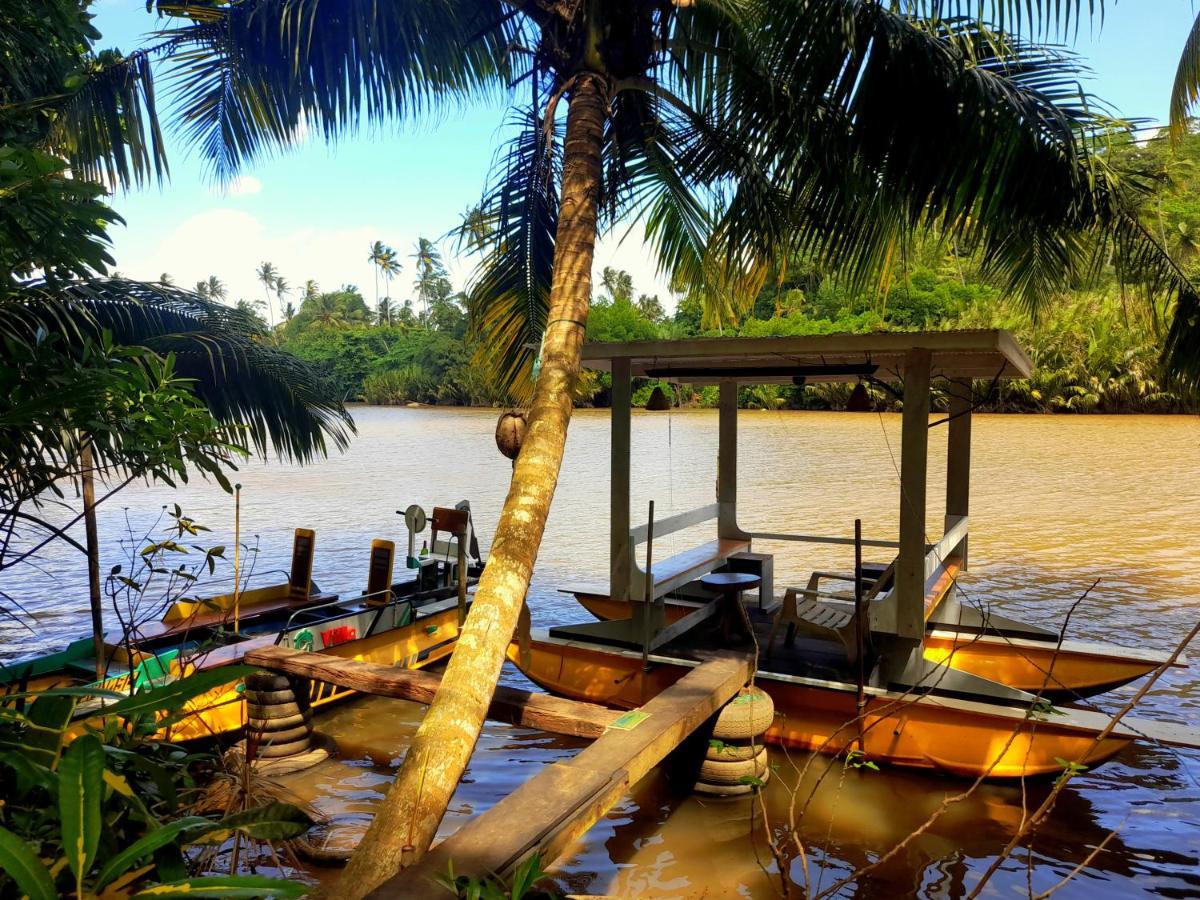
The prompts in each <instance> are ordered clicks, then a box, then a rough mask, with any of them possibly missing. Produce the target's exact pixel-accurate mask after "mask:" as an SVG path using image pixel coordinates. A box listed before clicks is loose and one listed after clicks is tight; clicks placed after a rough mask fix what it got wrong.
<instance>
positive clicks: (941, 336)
mask: <svg viewBox="0 0 1200 900" xmlns="http://www.w3.org/2000/svg"><path fill="white" fill-rule="evenodd" d="M918 348H919V349H923V350H928V351H929V352H930V354H931V358H932V365H931V375H932V377H934V378H954V379H964V378H986V379H993V378H1027V377H1028V376H1029V374H1030V373H1031V372H1032V371H1033V364H1032V363H1031V362H1030V361H1029V357H1028V356H1026V355H1025V351H1024V350H1022V349H1021V346H1020V345H1019V344H1018V343H1017V341H1016V338H1014V337H1013V336H1012V334H1011V333H1010V332H1008V331H1003V330H999V329H989V330H983V329H980V330H973V331H904V332H878V333H875V334H822V335H805V336H803V337H767V338H742V337H728V338H693V339H690V340H683V341H632V342H628V343H621V344H600V343H590V344H585V345H584V348H583V365H584V366H585V367H586V368H589V369H600V370H603V371H611V369H612V362H613V360H616V359H628V360H629V364H630V374H631V375H633V376H639V377H648V378H667V379H671V380H673V381H679V382H686V383H692V384H716V383H719V382H721V381H731V380H732V381H739V382H743V383H751V384H792V383H797V381H798V379H803V382H802V383H809V384H813V383H817V382H830V381H845V382H853V381H857V380H858V379H859V378H862V377H866V376H870V375H873V376H875V377H876V378H879V379H882V380H885V381H886V380H889V379H899V378H900V377H901V376H902V375H903V373H904V358H905V355H906V354H907V353H908V352H909V351H910V350H913V349H918Z"/></svg>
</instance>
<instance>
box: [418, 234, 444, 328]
mask: <svg viewBox="0 0 1200 900" xmlns="http://www.w3.org/2000/svg"><path fill="white" fill-rule="evenodd" d="M412 258H413V259H415V260H416V261H417V262H416V268H417V279H416V281H414V282H413V287H414V288H416V291H417V299H418V300H420V301H421V316H422V318H424V317H425V315H426V314H427V313H428V311H429V302H430V301H431V300H432V299H433V296H434V290H435V287H436V282H437V280H438V279H439V278H445V277H446V267H445V266H444V265H443V264H442V254H441V253H439V252H438V248H437V244H435V243H434V242H433V241H431V240H429V239H428V238H423V237H419V238H417V248H416V252H415V253H414V254H413V255H412Z"/></svg>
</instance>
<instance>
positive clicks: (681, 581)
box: [634, 538, 750, 600]
mask: <svg viewBox="0 0 1200 900" xmlns="http://www.w3.org/2000/svg"><path fill="white" fill-rule="evenodd" d="M749 547H750V542H749V541H742V540H735V539H731V538H726V539H718V540H715V541H708V542H707V543H704V544H700V545H699V546H698V547H692V548H691V549H690V550H685V551H684V552H683V553H676V554H675V555H674V556H671V557H668V558H667V559H664V560H662V561H656V562H655V563H654V566H653V568H654V599H655V600H657V599H658V598H659V597H662V596H664V595H666V594H669V593H670V592H671V591H673V590H675V589H676V588H680V587H683V585H685V584H687V583H688V582H691V581H695V580H696V579H697V578H699V577H700V576H701V575H707V574H708V573H709V572H711V571H713V570H714V569H717V568H719V567H721V566H723V565H724V564H725V561H726V560H728V559H729V557H731V556H733V555H734V554H735V553H742V552H743V551H745V550H748V549H749ZM638 575H639V576H640V578H639V579H638V580H639V581H640V580H641V578H644V577H645V573H643V572H640V571H639V572H638ZM637 589H640V591H639V592H636V593H634V596H635V597H637V598H638V599H641V598H643V597H645V596H646V593H645V582H644V581H643V582H642V583H641V584H640V585H635V590H637Z"/></svg>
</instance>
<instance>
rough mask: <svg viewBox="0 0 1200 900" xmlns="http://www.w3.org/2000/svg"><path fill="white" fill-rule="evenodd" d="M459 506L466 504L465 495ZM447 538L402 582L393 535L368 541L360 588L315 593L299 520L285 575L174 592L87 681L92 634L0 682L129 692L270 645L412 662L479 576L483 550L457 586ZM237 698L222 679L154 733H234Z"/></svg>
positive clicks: (449, 641)
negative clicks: (205, 591)
mask: <svg viewBox="0 0 1200 900" xmlns="http://www.w3.org/2000/svg"><path fill="white" fill-rule="evenodd" d="M460 507H463V508H466V506H465V504H460ZM467 521H468V526H467V531H466V532H465V533H464V535H462V541H463V546H464V548H465V547H467V546H476V545H475V542H474V541H473V540H472V537H473V533H472V530H471V526H470V524H469V523H470V519H469V518H468V520H467ZM422 527H423V526H422ZM457 540H458V539H454V540H453V542H451V541H437V540H435V541H434V544H433V548H432V551H433V552H432V556H431V557H429V558H426V559H424V560H417V561H416V565H417V568H416V574H415V577H414V578H412V579H409V580H402V581H393V565H394V559H395V544H394V543H393V542H391V541H384V540H376V541H374V542H373V544H372V547H371V555H370V561H369V565H368V578H367V587H366V590H364V591H363V592H362V593H361V594H360V595H359V596H356V597H350V598H347V599H341V598H340V597H339V596H338V595H336V594H328V593H324V592H322V591H321V590H320V589H319V588H318V586H317V585H316V583H315V582H314V581H313V579H312V566H313V555H314V550H315V541H316V535H315V533H314V532H313V531H311V530H309V529H306V528H299V529H296V532H295V536H294V540H293V548H292V564H291V568H290V570H289V572H288V577H287V580H286V581H284V582H281V583H278V584H272V585H267V586H263V587H255V588H251V589H248V590H245V591H240V592H238V593H237V594H236V595H235V594H232V593H227V594H220V595H216V596H212V597H207V598H204V599H198V600H179V601H178V602H176V603H174V604H172V605H171V606H170V607H169V608H168V609H167V611H166V612H165V614H164V615H163V616H162V619H161V620H160V621H158V622H153V623H149V624H147V625H143V626H140V627H139V628H138V629H137V632H136V633H135V634H132V635H126V636H122V637H121V638H120V639H117V640H114V641H112V642H111V643H110V642H107V641H106V669H107V671H108V673H109V674H108V677H106V678H104V679H102V680H100V681H95V680H94V677H95V675H94V673H95V670H96V661H95V655H94V643H93V640H92V638H90V637H88V638H83V639H80V640H77V641H74V642H73V643H71V644H70V645H69V646H67V647H66V648H65V649H64V650H62V651H59V652H56V653H51V654H46V655H43V656H39V657H34V658H30V659H24V660H18V661H16V662H12V663H7V664H4V665H3V666H0V689H3V688H4V687H6V686H7V687H9V688H13V689H18V690H42V689H47V688H52V687H62V686H80V685H90V686H95V687H100V688H104V689H106V690H110V691H113V692H115V693H118V694H129V693H132V692H136V691H138V690H142V689H144V688H146V687H149V686H153V685H159V684H163V683H166V682H168V681H170V680H173V679H175V678H178V677H181V676H183V675H187V674H191V673H193V672H203V671H209V670H213V669H219V668H221V667H223V666H229V665H233V664H235V663H238V662H240V661H241V660H242V659H243V658H244V657H245V655H246V653H248V652H249V651H250V650H253V649H258V648H261V647H264V646H270V645H273V644H282V645H284V646H288V647H295V648H297V649H313V650H320V651H321V652H324V653H330V654H333V655H337V656H345V657H349V658H354V659H360V660H366V661H369V662H374V663H380V664H384V665H395V666H401V667H405V668H412V669H418V668H423V667H425V666H428V665H431V664H433V663H436V662H437V661H439V660H441V659H444V658H445V657H446V656H448V655H449V654H450V653H451V652H452V651H453V649H454V644H455V642H456V641H457V639H458V631H459V625H460V623H461V621H462V617H463V615H464V614H465V612H466V607H465V605H464V597H465V588H466V587H467V586H468V585H470V584H474V583H476V582H477V581H478V578H479V575H480V574H481V573H482V568H483V561H482V559H480V558H479V557H478V556H476V557H475V558H474V559H467V560H466V565H465V572H464V573H463V579H462V582H461V584H460V580H459V577H458V571H457V563H458V559H459V558H460V557H459V556H458V553H457ZM476 552H477V551H476ZM465 557H466V553H465V551H464V554H463V557H462V558H465ZM89 675H90V677H89ZM352 693H353V692H352V691H349V690H348V689H343V688H337V687H335V686H333V685H327V684H323V683H321V682H313V683H312V684H311V686H310V696H309V698H308V699H309V702H310V703H311V705H312V706H314V707H316V706H322V705H325V704H328V703H332V702H334V701H336V700H339V699H342V698H344V697H347V696H349V695H351V694H352ZM245 706H246V705H245V701H244V699H243V695H242V692H241V686H240V684H239V683H238V682H236V681H231V682H230V683H228V684H224V685H221V686H219V687H217V688H214V689H213V690H211V691H209V692H208V693H205V694H202V695H201V696H199V697H196V698H194V699H193V700H191V701H189V703H188V705H187V707H186V711H185V714H184V715H182V716H179V717H177V718H176V720H175V721H173V722H171V723H170V724H169V725H167V726H165V727H164V728H163V730H162V731H161V732H160V734H159V736H160V737H161V738H163V739H165V740H172V741H188V740H194V739H198V738H211V737H216V736H218V735H222V734H229V733H234V732H238V731H240V729H241V728H242V727H243V726H244V725H245V723H246V708H245ZM93 707H94V708H89V707H88V706H86V705H84V706H82V707H81V709H82V710H83V711H84V713H85V714H86V713H87V712H89V711H90V712H96V713H98V712H100V711H101V710H102V707H101V705H99V704H93Z"/></svg>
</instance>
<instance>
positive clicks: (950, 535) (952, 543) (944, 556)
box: [925, 516, 970, 581]
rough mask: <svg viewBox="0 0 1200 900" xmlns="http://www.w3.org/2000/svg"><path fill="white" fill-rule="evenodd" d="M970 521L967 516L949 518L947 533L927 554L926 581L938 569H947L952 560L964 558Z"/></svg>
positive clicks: (947, 520)
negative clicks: (963, 553)
mask: <svg viewBox="0 0 1200 900" xmlns="http://www.w3.org/2000/svg"><path fill="white" fill-rule="evenodd" d="M969 524H970V519H969V518H968V517H967V516H947V517H946V525H947V528H946V533H945V534H943V535H942V537H941V540H939V541H938V542H937V543H936V544H934V545H933V546H932V547H930V548H929V552H928V553H926V554H925V580H926V581H928V580H929V579H930V577H932V576H933V573H934V572H936V571H937V570H938V569H941V568H945V565H946V563H947V562H949V561H950V560H951V559H958V558H959V557H961V556H962V551H961V547H962V543H963V541H965V540H966V539H967V530H968V525H969Z"/></svg>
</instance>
